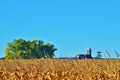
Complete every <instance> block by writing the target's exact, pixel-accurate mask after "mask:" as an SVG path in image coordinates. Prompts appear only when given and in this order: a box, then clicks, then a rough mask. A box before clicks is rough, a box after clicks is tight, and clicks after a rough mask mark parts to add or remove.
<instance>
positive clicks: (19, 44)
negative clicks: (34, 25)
mask: <svg viewBox="0 0 120 80" xmlns="http://www.w3.org/2000/svg"><path fill="white" fill-rule="evenodd" d="M56 50H57V49H56V48H55V47H54V45H53V44H50V43H44V42H43V41H42V40H32V41H30V40H24V39H17V40H14V41H13V42H9V43H8V44H7V48H6V52H5V59H39V58H46V57H48V58H53V57H54V56H55V54H54V52H55V51H56Z"/></svg>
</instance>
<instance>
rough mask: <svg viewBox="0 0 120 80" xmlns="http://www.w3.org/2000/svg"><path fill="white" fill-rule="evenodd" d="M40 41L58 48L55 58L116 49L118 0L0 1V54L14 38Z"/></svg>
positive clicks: (119, 16) (119, 44) (118, 43)
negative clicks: (87, 51) (89, 50)
mask: <svg viewBox="0 0 120 80" xmlns="http://www.w3.org/2000/svg"><path fill="white" fill-rule="evenodd" d="M20 38H22V39H26V40H34V39H37V40H43V41H44V42H45V43H46V42H49V43H53V44H54V45H55V47H56V48H57V49H58V50H57V51H56V52H55V55H56V57H63V56H69V57H73V56H75V55H76V54H78V53H86V49H87V48H88V47H90V48H92V56H96V52H97V51H102V54H103V57H104V54H105V53H106V52H105V49H107V50H108V51H109V52H110V53H111V56H112V57H115V56H116V55H115V53H114V51H115V50H116V51H118V52H120V1H119V0H1V1H0V57H3V56H4V55H5V48H6V44H7V43H8V42H11V41H13V40H14V39H20Z"/></svg>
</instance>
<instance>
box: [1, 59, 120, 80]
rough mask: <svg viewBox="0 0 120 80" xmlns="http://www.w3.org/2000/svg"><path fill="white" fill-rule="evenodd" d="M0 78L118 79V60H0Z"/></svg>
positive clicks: (12, 79)
mask: <svg viewBox="0 0 120 80" xmlns="http://www.w3.org/2000/svg"><path fill="white" fill-rule="evenodd" d="M0 80H120V60H119V59H118V60H60V59H36V60H7V61H6V60H0Z"/></svg>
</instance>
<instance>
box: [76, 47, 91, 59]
mask: <svg viewBox="0 0 120 80" xmlns="http://www.w3.org/2000/svg"><path fill="white" fill-rule="evenodd" d="M91 53H92V50H91V48H88V49H87V54H77V55H76V56H75V58H76V59H92V56H91Z"/></svg>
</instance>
